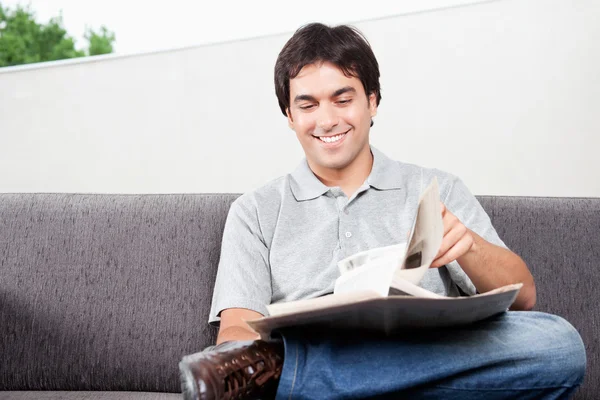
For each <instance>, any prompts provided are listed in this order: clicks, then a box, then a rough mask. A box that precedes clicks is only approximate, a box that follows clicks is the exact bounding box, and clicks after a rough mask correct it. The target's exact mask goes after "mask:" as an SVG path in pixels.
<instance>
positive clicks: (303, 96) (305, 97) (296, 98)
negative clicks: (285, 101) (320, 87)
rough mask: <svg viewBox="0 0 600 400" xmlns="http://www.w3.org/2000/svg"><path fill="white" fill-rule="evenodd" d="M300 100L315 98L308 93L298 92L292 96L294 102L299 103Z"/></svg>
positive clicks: (313, 99) (312, 99)
mask: <svg viewBox="0 0 600 400" xmlns="http://www.w3.org/2000/svg"><path fill="white" fill-rule="evenodd" d="M301 101H317V99H315V98H314V97H313V96H311V95H310V94H299V95H298V96H296V97H294V103H299V102H301Z"/></svg>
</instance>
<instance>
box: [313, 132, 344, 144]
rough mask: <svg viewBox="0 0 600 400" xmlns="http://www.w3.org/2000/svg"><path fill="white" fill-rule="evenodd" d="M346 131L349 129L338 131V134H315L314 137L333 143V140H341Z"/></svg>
mask: <svg viewBox="0 0 600 400" xmlns="http://www.w3.org/2000/svg"><path fill="white" fill-rule="evenodd" d="M348 132H349V130H348V131H346V132H344V133H339V134H337V135H333V136H315V138H317V139H319V140H320V141H322V142H324V143H335V142H338V141H340V140H342V138H343V137H344V136H346V134H348Z"/></svg>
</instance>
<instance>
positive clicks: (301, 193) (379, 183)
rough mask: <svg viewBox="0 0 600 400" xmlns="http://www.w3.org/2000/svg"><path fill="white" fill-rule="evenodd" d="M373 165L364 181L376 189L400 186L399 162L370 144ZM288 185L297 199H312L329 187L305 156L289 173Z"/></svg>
mask: <svg viewBox="0 0 600 400" xmlns="http://www.w3.org/2000/svg"><path fill="white" fill-rule="evenodd" d="M371 154H373V167H372V168H371V173H370V174H369V176H368V178H367V181H366V183H367V184H368V185H369V186H371V187H374V188H375V189H378V190H392V189H401V188H402V183H403V179H402V171H401V170H400V164H399V163H397V162H395V161H393V160H391V159H389V158H388V157H387V156H386V155H385V154H383V153H382V152H380V151H379V150H377V149H376V148H375V147H373V146H371ZM291 177H292V179H291V180H290V187H291V189H292V193H293V194H294V197H295V198H296V200H298V201H304V200H312V199H315V198H317V197H319V196H322V195H323V194H325V193H327V191H328V190H329V187H327V186H326V185H325V184H324V183H323V182H321V181H320V180H319V178H317V177H316V176H315V174H314V173H313V172H312V170H311V169H310V167H309V166H308V161H306V158H305V159H303V160H302V162H301V163H300V164H299V165H298V167H296V169H295V170H294V172H292V174H291Z"/></svg>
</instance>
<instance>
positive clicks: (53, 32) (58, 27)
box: [0, 3, 115, 67]
mask: <svg viewBox="0 0 600 400" xmlns="http://www.w3.org/2000/svg"><path fill="white" fill-rule="evenodd" d="M85 39H86V40H87V42H88V47H87V49H83V50H78V49H77V48H76V47H75V40H74V39H73V38H72V37H71V36H70V35H69V34H68V33H67V31H66V30H65V28H64V26H63V19H62V15H59V16H57V17H54V18H52V19H50V21H48V23H46V24H42V23H38V22H37V21H36V16H35V13H34V12H33V11H32V10H31V9H30V8H29V7H22V6H16V7H15V8H14V9H9V8H4V7H2V4H1V3H0V67H7V66H11V65H20V64H30V63H36V62H42V61H54V60H63V59H67V58H76V57H85V56H95V55H99V54H109V53H112V52H113V44H114V42H115V34H114V33H113V32H111V31H109V30H108V29H107V28H106V27H105V26H102V27H101V28H100V30H99V31H97V32H96V31H94V30H92V29H90V28H87V30H86V33H85Z"/></svg>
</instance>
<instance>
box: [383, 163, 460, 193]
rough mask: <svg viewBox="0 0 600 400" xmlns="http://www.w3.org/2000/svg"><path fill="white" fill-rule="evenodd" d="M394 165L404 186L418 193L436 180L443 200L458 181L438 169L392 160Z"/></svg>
mask: <svg viewBox="0 0 600 400" xmlns="http://www.w3.org/2000/svg"><path fill="white" fill-rule="evenodd" d="M394 163H395V164H396V166H397V173H398V174H400V175H401V177H402V181H403V182H404V184H405V185H406V186H410V187H412V188H414V189H416V190H419V192H422V191H423V190H424V189H425V187H427V185H429V184H430V183H431V182H432V181H433V179H434V178H436V179H437V181H438V185H439V189H440V196H441V197H442V198H443V197H444V195H446V194H447V193H448V192H449V191H450V190H451V189H452V186H453V185H454V183H455V182H456V181H457V180H459V178H458V177H457V176H456V175H454V174H452V173H450V172H447V171H444V170H441V169H438V168H433V167H426V166H423V165H419V164H412V163H408V162H403V161H397V160H394Z"/></svg>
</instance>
